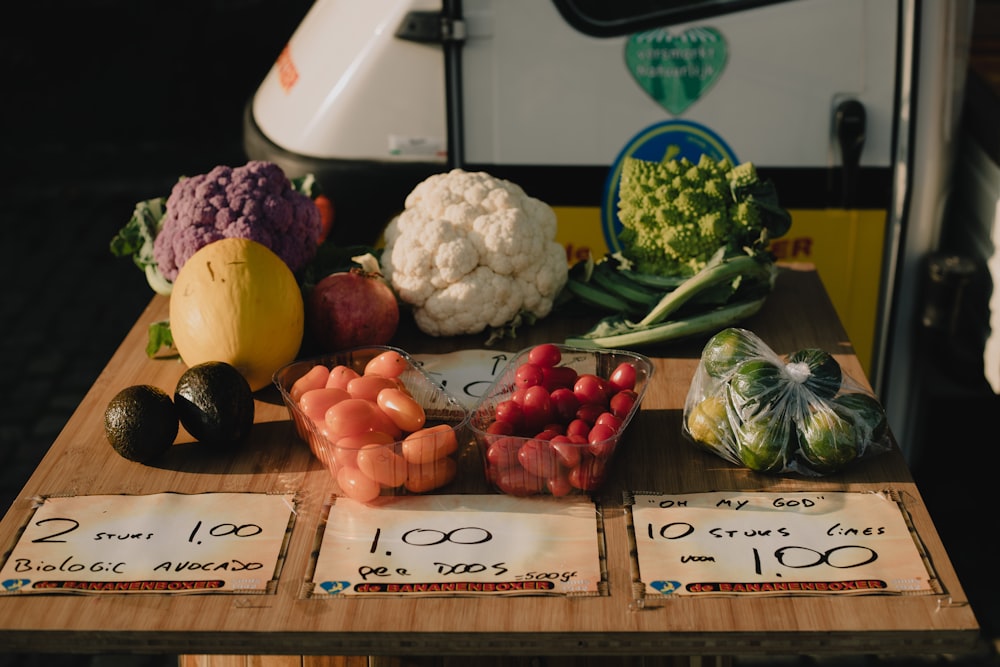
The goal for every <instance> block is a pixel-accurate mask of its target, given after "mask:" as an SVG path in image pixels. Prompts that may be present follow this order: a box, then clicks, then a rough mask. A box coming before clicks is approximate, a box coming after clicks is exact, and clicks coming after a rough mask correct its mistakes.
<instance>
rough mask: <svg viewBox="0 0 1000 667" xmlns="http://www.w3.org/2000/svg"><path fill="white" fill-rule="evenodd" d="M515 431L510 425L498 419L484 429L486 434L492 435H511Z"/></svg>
mask: <svg viewBox="0 0 1000 667" xmlns="http://www.w3.org/2000/svg"><path fill="white" fill-rule="evenodd" d="M516 430H517V429H515V428H514V425H513V424H512V423H510V422H508V421H503V420H500V419H498V420H496V421H495V422H493V423H491V424H490V425H489V426H487V427H486V432H487V433H492V434H494V435H513V434H514V432H515V431H516Z"/></svg>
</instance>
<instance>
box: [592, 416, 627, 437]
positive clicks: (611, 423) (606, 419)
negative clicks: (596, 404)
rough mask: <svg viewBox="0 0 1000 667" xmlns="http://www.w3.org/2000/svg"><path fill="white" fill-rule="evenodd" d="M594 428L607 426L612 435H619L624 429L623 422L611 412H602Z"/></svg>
mask: <svg viewBox="0 0 1000 667" xmlns="http://www.w3.org/2000/svg"><path fill="white" fill-rule="evenodd" d="M594 426H595V427H596V426H607V427H608V428H610V429H611V432H612V433H617V432H618V431H620V430H621V428H622V420H621V417H618V416H616V415H615V414H613V413H611V412H602V413H601V414H600V415H599V416H598V417H597V420H596V421H595V422H594Z"/></svg>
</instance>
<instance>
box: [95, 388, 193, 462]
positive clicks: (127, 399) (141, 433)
mask: <svg viewBox="0 0 1000 667" xmlns="http://www.w3.org/2000/svg"><path fill="white" fill-rule="evenodd" d="M177 431H178V422H177V413H176V411H175V409H174V402H173V401H172V400H171V399H170V394H168V393H167V392H165V391H163V390H162V389H160V388H159V387H154V386H152V385H148V384H137V385H132V386H131V387H125V388H124V389H122V390H121V391H120V392H118V393H117V394H115V396H114V398H112V399H111V400H110V401H109V402H108V405H107V407H106V408H105V410H104V434H105V435H106V436H107V438H108V442H109V443H111V446H112V447H113V448H114V450H115V451H116V452H118V454H120V455H121V456H123V457H124V458H126V459H128V460H129V461H136V462H137V463H150V462H152V461H154V460H156V459H157V458H159V457H160V456H162V455H163V454H164V453H165V452H166V451H167V450H168V449H170V447H171V446H172V445H173V444H174V439H175V438H176V437H177Z"/></svg>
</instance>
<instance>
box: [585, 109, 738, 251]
mask: <svg viewBox="0 0 1000 667" xmlns="http://www.w3.org/2000/svg"><path fill="white" fill-rule="evenodd" d="M702 155H708V156H709V157H711V158H713V159H714V160H721V159H723V158H729V161H730V162H732V163H733V164H734V165H736V164H739V160H738V159H737V158H736V154H735V153H734V152H733V150H732V149H731V148H730V147H729V145H728V144H726V142H725V141H723V140H722V139H721V138H720V137H719V135H717V134H716V133H715V132H713V131H712V130H710V129H708V128H707V127H705V126H704V125H699V124H698V123H694V122H691V121H688V120H666V121H663V122H662V123H657V124H655V125H650V126H649V127H647V128H646V129H644V130H642V131H641V132H639V133H638V134H637V135H635V136H634V137H632V138H631V139H630V140H629V142H628V143H627V144H625V148H623V149H622V151H621V152H620V153H619V154H618V157H616V158H615V161H614V163H613V164H612V165H611V171H609V172H608V178H607V180H606V181H605V183H604V196H603V197H602V199H601V229H602V231H603V234H604V242H605V243H606V244H607V246H608V250H609V251H610V252H613V253H614V252H619V251H620V250H621V246H620V245H619V243H618V234H619V232H620V231H621V229H622V224H621V222H620V221H619V220H618V182H619V181H620V180H621V175H622V164H623V163H624V162H625V158H629V157H634V158H638V159H640V160H648V161H650V162H663V161H665V160H679V159H680V158H682V157H686V158H687V159H688V160H690V161H691V162H695V163H696V162H698V159H699V158H701V156H702Z"/></svg>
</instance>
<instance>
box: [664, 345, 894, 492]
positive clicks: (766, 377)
mask: <svg viewBox="0 0 1000 667" xmlns="http://www.w3.org/2000/svg"><path fill="white" fill-rule="evenodd" d="M683 433H684V436H685V437H686V438H687V439H688V440H690V441H691V442H693V443H694V444H696V445H697V446H699V447H701V448H703V449H706V450H708V451H710V452H713V453H715V454H718V455H719V456H721V457H722V458H724V459H726V460H728V461H730V462H732V463H735V464H737V465H742V466H745V467H747V468H749V469H751V470H754V471H756V472H763V473H774V474H783V473H798V474H801V475H805V476H823V475H829V474H832V473H835V472H838V471H840V470H842V469H844V468H845V467H846V466H848V465H849V464H851V463H853V462H855V461H859V460H861V459H864V458H868V457H871V456H875V455H876V454H880V453H883V452H886V451H889V449H890V448H891V447H892V443H891V439H890V436H889V432H888V425H887V420H886V415H885V410H884V409H883V408H882V405H881V403H879V401H878V399H877V398H875V396H874V395H872V394H871V392H870V391H868V390H867V389H866V388H865V387H863V386H862V385H861V384H860V383H859V382H857V381H856V380H854V379H853V378H851V377H850V376H849V375H847V374H845V373H844V372H843V370H842V368H841V366H840V364H839V363H838V362H837V360H836V359H835V358H834V357H833V355H831V354H830V353H828V352H826V351H825V350H820V349H815V348H810V349H805V350H798V351H796V352H793V353H791V354H789V355H788V356H787V357H786V358H782V357H780V356H779V355H777V354H776V353H775V352H774V351H773V350H771V348H770V347H768V346H767V344H766V343H764V342H763V341H762V340H761V339H760V338H759V337H758V336H757V335H755V334H754V333H753V332H751V331H748V330H746V329H741V328H736V327H728V328H725V329H723V330H722V331H719V332H718V333H716V334H715V335H714V336H712V338H710V339H709V341H708V342H707V343H706V344H705V347H704V348H703V349H702V354H701V359H700V361H699V364H698V368H697V370H696V372H695V376H694V378H693V379H692V382H691V386H690V388H689V390H688V395H687V399H686V401H685V405H684V421H683Z"/></svg>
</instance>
